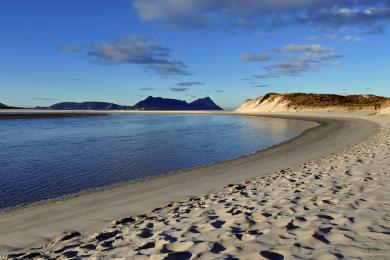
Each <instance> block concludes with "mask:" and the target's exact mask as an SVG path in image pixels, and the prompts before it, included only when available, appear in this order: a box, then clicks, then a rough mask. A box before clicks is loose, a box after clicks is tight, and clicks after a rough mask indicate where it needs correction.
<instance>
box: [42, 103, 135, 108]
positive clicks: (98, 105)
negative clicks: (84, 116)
mask: <svg viewBox="0 0 390 260" xmlns="http://www.w3.org/2000/svg"><path fill="white" fill-rule="evenodd" d="M41 109H42V108H41ZM46 109H52V110H129V109H131V107H130V106H121V105H117V104H114V103H107V102H82V103H76V102H62V103H58V104H54V105H52V106H50V107H48V108H46Z"/></svg>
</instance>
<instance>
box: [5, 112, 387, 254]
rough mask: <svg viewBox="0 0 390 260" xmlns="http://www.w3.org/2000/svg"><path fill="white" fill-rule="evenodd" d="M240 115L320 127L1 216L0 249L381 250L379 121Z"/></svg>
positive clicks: (383, 130) (382, 147) (382, 122)
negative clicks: (250, 150)
mask: <svg viewBox="0 0 390 260" xmlns="http://www.w3.org/2000/svg"><path fill="white" fill-rule="evenodd" d="M219 114H221V113H219ZM222 114H226V115H229V113H222ZM231 114H234V115H237V113H231ZM245 115H253V116H271V117H278V118H292V119H299V120H307V121H312V122H316V123H318V124H319V125H320V126H317V127H315V128H312V129H310V130H307V131H306V132H304V133H303V134H302V135H301V136H299V137H298V138H295V139H293V140H290V141H288V142H285V143H283V144H280V145H277V146H275V147H271V148H269V149H267V150H265V151H261V152H258V153H255V154H252V155H248V156H244V157H240V158H237V159H233V160H229V161H225V162H221V163H216V164H212V165H206V166H202V167H198V168H195V169H190V170H185V171H179V172H175V173H172V174H169V175H165V176H161V177H154V178H150V179H146V180H143V181H136V182H132V183H126V184H122V185H116V186H113V187H110V188H107V189H103V190H98V191H91V192H86V193H82V194H79V195H76V196H72V197H68V198H63V199H61V200H53V201H49V202H47V203H41V204H36V205H30V206H27V207H23V208H19V209H15V210H11V211H7V212H3V213H0V230H2V232H1V234H0V252H1V254H3V255H4V256H5V257H6V254H8V253H12V254H14V255H9V256H8V257H9V258H13V257H14V258H17V257H47V258H54V257H65V258H66V257H91V258H93V257H96V258H100V257H103V258H104V257H106V258H112V257H118V258H126V257H128V258H137V259H138V258H139V259H148V257H149V256H153V258H154V259H164V258H168V259H169V258H171V259H175V258H178V259H187V258H191V257H192V258H199V259H210V258H229V257H231V258H232V259H234V258H235V257H236V258H239V259H282V257H284V258H287V259H291V258H296V257H303V258H316V259H319V258H324V259H332V258H334V259H337V258H342V257H345V258H350V257H362V258H365V259H367V258H376V259H378V258H385V256H386V255H388V254H390V244H389V242H388V221H389V217H390V216H389V211H390V205H389V204H388V202H387V201H388V198H389V192H388V191H387V190H386V187H387V186H388V185H389V180H388V173H387V171H388V168H389V165H390V161H389V159H388V158H389V147H390V142H389V140H390V123H389V121H390V120H389V117H387V116H366V115H357V114H335V113H334V114H332V113H321V114H314V113H312V114H311V113H306V114H303V113H290V114H287V113H286V114H272V113H271V114H269V113H268V114H245ZM30 248H34V249H30Z"/></svg>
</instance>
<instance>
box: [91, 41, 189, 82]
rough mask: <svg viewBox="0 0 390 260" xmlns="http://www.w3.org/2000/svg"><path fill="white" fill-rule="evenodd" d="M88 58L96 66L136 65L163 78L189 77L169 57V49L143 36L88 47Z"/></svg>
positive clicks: (184, 67)
mask: <svg viewBox="0 0 390 260" xmlns="http://www.w3.org/2000/svg"><path fill="white" fill-rule="evenodd" d="M88 56H89V57H90V58H91V59H92V61H94V62H96V63H98V64H137V65H141V66H143V67H144V68H145V69H146V70H148V71H152V72H154V73H157V74H159V75H163V76H174V75H181V76H183V75H190V72H188V71H187V68H186V65H185V64H184V63H183V62H182V61H179V60H176V59H174V58H172V57H171V54H170V49H169V48H166V47H163V46H160V45H158V44H156V43H154V42H152V40H151V39H150V38H149V37H145V36H134V35H133V36H128V37H126V38H122V39H119V40H116V41H111V42H106V43H101V44H94V45H92V46H90V47H89V49H88Z"/></svg>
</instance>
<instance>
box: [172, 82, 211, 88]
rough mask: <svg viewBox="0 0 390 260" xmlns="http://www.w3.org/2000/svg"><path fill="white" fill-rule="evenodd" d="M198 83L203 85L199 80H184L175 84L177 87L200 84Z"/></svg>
mask: <svg viewBox="0 0 390 260" xmlns="http://www.w3.org/2000/svg"><path fill="white" fill-rule="evenodd" d="M200 85H204V83H203V82H200V81H185V82H179V83H176V86H179V87H191V86H200Z"/></svg>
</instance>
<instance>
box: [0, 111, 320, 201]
mask: <svg viewBox="0 0 390 260" xmlns="http://www.w3.org/2000/svg"><path fill="white" fill-rule="evenodd" d="M311 126H312V124H311V123H304V122H299V121H295V120H282V119H268V118H258V117H241V116H218V115H109V116H98V117H73V118H50V119H27V120H23V119H19V120H0V208H6V207H13V206H16V205H20V204H25V203H31V202H36V201H40V200H44V199H49V198H54V197H58V196H63V195H68V194H72V193H77V192H79V191H82V190H86V189H92V188H96V187H102V186H106V185H110V184H115V183H121V182H126V181H131V180H135V179H140V178H144V177H147V176H154V175H160V174H163V173H167V172H170V171H174V170H179V169H185V168H190V167H195V166H200V165H203V164H209V163H213V162H217V161H222V160H227V159H231V158H234V157H239V156H242V155H245V154H249V153H253V152H255V151H258V150H261V149H264V148H265V147H268V146H271V145H274V144H277V143H280V142H282V141H285V140H287V139H290V138H293V137H295V136H297V135H299V134H300V133H301V132H302V131H304V130H305V129H307V128H309V127H311Z"/></svg>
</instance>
